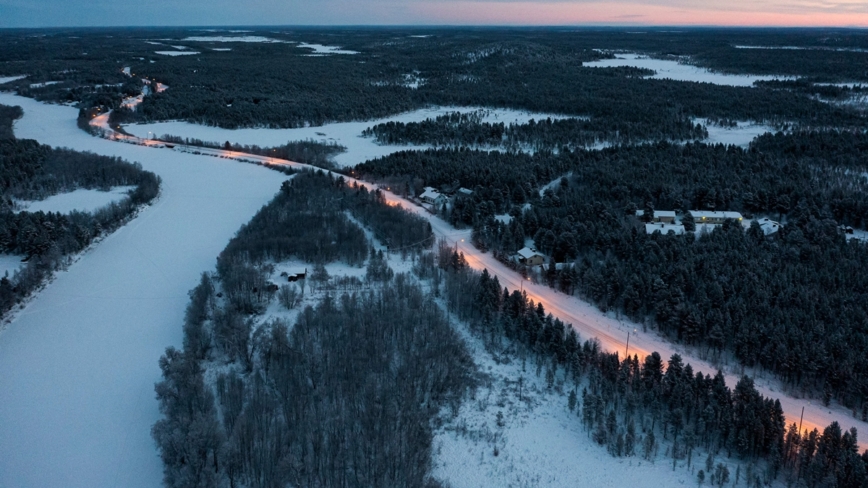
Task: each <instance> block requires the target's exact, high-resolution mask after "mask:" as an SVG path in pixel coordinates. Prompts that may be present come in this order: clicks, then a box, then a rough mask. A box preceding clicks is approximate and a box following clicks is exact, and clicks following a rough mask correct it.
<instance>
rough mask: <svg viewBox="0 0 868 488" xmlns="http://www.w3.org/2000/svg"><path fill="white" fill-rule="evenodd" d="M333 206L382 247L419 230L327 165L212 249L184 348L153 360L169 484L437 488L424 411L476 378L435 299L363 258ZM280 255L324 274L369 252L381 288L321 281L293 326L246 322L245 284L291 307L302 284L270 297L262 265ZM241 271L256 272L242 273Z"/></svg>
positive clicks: (430, 412)
mask: <svg viewBox="0 0 868 488" xmlns="http://www.w3.org/2000/svg"><path fill="white" fill-rule="evenodd" d="M345 212H351V213H352V215H354V216H355V218H356V219H358V220H359V221H362V222H364V223H365V225H366V226H367V227H369V228H370V229H371V230H372V233H373V234H374V235H375V236H382V238H388V239H391V242H413V241H414V240H416V239H418V238H419V237H420V236H419V235H418V233H419V232H427V233H428V234H430V229H429V228H427V222H425V221H422V220H421V219H420V218H419V217H416V216H414V215H412V214H410V213H408V212H406V211H404V210H401V209H397V208H395V207H390V206H388V205H386V204H385V203H384V202H383V201H382V197H381V195H379V194H376V193H370V192H367V191H366V190H364V188H355V187H350V186H347V185H346V184H344V183H343V182H342V181H341V180H340V179H337V180H336V179H333V178H331V177H329V176H328V175H326V174H325V173H323V172H301V173H299V174H296V175H295V176H294V177H293V178H292V179H291V180H289V181H287V182H286V183H285V184H284V185H283V187H282V189H281V191H280V193H279V194H278V195H277V196H276V197H275V200H274V201H273V202H272V203H270V204H269V205H267V206H265V207H263V209H262V210H261V211H260V212H259V213H258V214H257V216H255V217H254V219H253V220H252V221H251V222H250V223H249V224H247V225H246V226H244V227H243V228H242V229H241V230H240V231H239V233H238V235H237V236H236V237H235V238H234V239H233V240H232V241H231V242H230V243H229V245H228V246H227V248H226V249H225V250H224V251H223V252H222V253H221V255H220V257H219V261H218V273H217V275H216V277H212V276H210V275H208V274H203V276H202V278H201V280H200V283H199V285H198V286H197V287H196V288H195V289H194V290H192V291H191V293H190V303H189V305H188V307H187V310H186V314H185V318H184V345H183V350H176V349H174V348H171V347H170V348H168V349H167V350H166V354H165V355H164V356H163V357H162V358H161V359H160V367H161V370H162V376H163V377H162V380H161V381H160V382H159V383H157V385H156V394H157V399H158V401H159V404H160V411H161V413H162V415H163V418H161V419H160V420H159V421H158V422H157V423H156V424H155V425H154V426H153V429H152V435H153V437H154V439H155V441H156V443H157V446H158V448H159V450H160V455H161V457H162V460H163V465H164V484H165V485H166V486H171V487H193V486H201V487H205V486H250V487H273V486H287V485H293V486H408V487H410V486H413V487H416V486H427V487H436V486H439V484H438V483H437V481H436V480H434V479H432V478H431V475H430V471H431V451H432V439H433V433H432V429H433V419H434V417H435V416H437V415H439V414H440V411H441V409H443V408H445V407H449V408H451V409H452V410H457V409H458V406H459V405H460V401H461V399H462V398H463V397H464V395H465V392H466V390H467V389H468V388H472V387H473V385H474V380H473V378H472V374H473V366H472V360H471V358H470V356H469V354H468V352H467V350H466V349H465V347H464V345H463V343H462V342H461V340H460V338H459V337H458V335H457V334H456V332H455V331H454V330H453V329H452V328H451V326H450V324H449V321H448V320H447V317H446V314H445V313H444V312H443V311H442V310H441V308H440V306H439V305H438V304H437V303H436V302H435V301H434V299H433V297H432V296H430V295H429V294H428V293H426V292H425V291H424V290H423V288H422V287H421V286H420V285H419V284H418V283H417V282H416V281H415V280H413V279H412V278H410V277H409V276H407V275H404V274H397V275H395V274H394V273H393V272H392V270H391V269H390V268H389V267H388V264H387V262H386V261H385V259H384V256H383V253H382V252H370V258H369V259H366V258H367V253H368V252H369V244H368V243H367V241H366V239H365V237H364V233H363V231H362V230H361V229H360V228H359V227H358V226H357V225H356V224H354V223H353V222H350V221H349V220H347V218H346V214H345ZM338 216H343V218H340V217H338ZM420 221H421V222H420ZM421 223H424V224H425V225H424V226H422V227H421V228H420V224H421ZM339 234H340V235H339ZM297 237H301V238H302V239H298V240H296V238H297ZM335 239H340V241H341V242H337V241H335V242H333V240H335ZM304 240H309V241H312V244H305V243H304V242H303V241H304ZM422 240H423V241H424V240H425V239H424V238H423V239H422ZM355 243H357V244H358V245H356V244H355ZM305 246H307V247H305ZM426 247H430V244H429V245H428V246H425V244H424V243H423V244H417V245H416V246H415V247H413V249H424V248H426ZM316 248H322V249H320V250H317V249H316ZM290 256H292V257H296V258H301V259H305V260H309V261H312V262H314V263H319V264H317V265H315V266H314V269H313V271H312V272H311V273H310V274H309V275H308V276H307V280H306V281H309V282H316V281H319V280H329V278H328V274H327V272H326V271H325V269H324V267H323V266H322V264H323V263H326V262H331V261H335V260H341V261H344V262H346V263H347V264H361V262H363V261H365V260H367V261H368V270H367V273H366V277H365V280H366V281H367V282H368V283H369V284H374V283H376V285H377V286H369V287H367V289H355V290H353V291H350V292H346V293H339V294H333V293H332V292H331V291H329V290H328V288H325V291H323V292H321V293H320V295H321V296H322V299H321V301H320V302H319V304H318V305H316V306H315V307H313V306H307V307H305V308H304V309H303V310H300V311H299V312H298V314H297V318H295V319H294V320H293V321H291V322H289V321H286V320H283V319H269V320H266V321H261V320H260V321H258V322H259V323H257V320H256V319H255V317H254V314H256V313H259V312H260V311H261V310H262V309H263V308H261V307H260V308H258V309H253V308H251V307H249V302H247V301H244V300H238V299H236V298H233V294H238V293H242V292H244V288H245V287H248V288H247V290H248V291H249V292H250V293H253V294H257V293H261V296H262V298H261V300H262V302H261V303H260V305H263V306H264V304H267V303H268V302H269V301H271V300H273V299H274V298H275V295H277V298H278V299H279V301H280V302H281V304H282V305H283V307H285V308H287V309H294V308H295V307H296V306H297V296H296V293H297V291H298V290H294V291H293V289H290V288H288V287H287V288H285V289H281V290H280V291H279V292H277V291H276V290H275V288H277V287H276V286H274V287H269V286H268V285H269V282H268V281H267V278H266V276H265V274H264V271H262V268H263V267H267V266H268V264H269V263H273V262H276V261H280V260H282V259H286V258H288V257H290ZM230 260H231V265H230ZM266 260H267V261H268V262H265V261H266ZM245 270H246V271H245ZM250 270H252V271H250ZM245 272H252V273H256V272H261V273H262V274H260V275H259V276H260V281H258V282H254V281H252V280H250V279H249V278H247V280H248V281H246V282H245V279H239V275H241V274H243V273H245ZM253 287H258V289H254V288H253ZM206 378H207V379H206Z"/></svg>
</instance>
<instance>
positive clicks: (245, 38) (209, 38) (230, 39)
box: [181, 31, 288, 44]
mask: <svg viewBox="0 0 868 488" xmlns="http://www.w3.org/2000/svg"><path fill="white" fill-rule="evenodd" d="M230 32H232V31H230ZM181 40H182V41H191V42H262V43H269V44H270V43H281V44H285V43H287V42H288V41H281V40H279V39H271V38H268V37H262V36H191V37H185V38H183V39H181Z"/></svg>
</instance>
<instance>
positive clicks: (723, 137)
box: [694, 119, 775, 147]
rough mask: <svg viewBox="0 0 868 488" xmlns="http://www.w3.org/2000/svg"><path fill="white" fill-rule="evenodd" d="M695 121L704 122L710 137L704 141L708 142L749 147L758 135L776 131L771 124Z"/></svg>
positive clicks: (695, 121) (697, 120) (697, 121)
mask: <svg viewBox="0 0 868 488" xmlns="http://www.w3.org/2000/svg"><path fill="white" fill-rule="evenodd" d="M694 123H698V124H702V125H704V126H705V128H706V129H707V130H708V138H707V139H705V140H704V141H703V142H706V143H708V144H724V145H727V146H729V145H734V146H740V147H747V146H748V145H750V143H751V141H753V140H754V139H756V138H757V137H759V136H761V135H763V134H765V133H768V132H771V133H774V132H775V128H774V127H772V126H770V125H764V124H755V123H753V122H738V126H737V127H720V126H718V125H713V124H709V123H708V120H706V119H695V120H694Z"/></svg>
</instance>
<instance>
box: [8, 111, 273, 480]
mask: <svg viewBox="0 0 868 488" xmlns="http://www.w3.org/2000/svg"><path fill="white" fill-rule="evenodd" d="M0 103H2V104H6V105H20V106H21V107H22V108H23V109H24V118H23V119H21V120H19V121H18V122H17V123H16V125H15V132H16V135H17V136H19V137H22V138H32V139H36V140H38V141H40V142H43V143H48V144H51V145H54V146H63V147H69V148H72V149H77V150H88V151H93V152H96V153H99V154H105V155H112V156H120V157H123V158H125V159H127V160H129V161H137V162H139V163H141V164H142V166H143V167H144V168H145V169H146V170H149V171H153V172H155V173H157V174H158V175H160V177H161V178H162V179H163V187H162V194H161V196H160V197H159V199H158V200H157V201H156V202H155V203H154V204H153V205H152V206H151V207H149V208H147V209H145V210H144V211H143V212H142V213H141V214H140V215H139V216H138V217H137V218H136V219H135V220H133V221H132V222H131V223H130V224H128V225H126V226H125V227H122V228H121V229H119V230H117V231H116V232H115V233H114V234H112V235H110V236H108V237H107V238H106V239H105V240H104V241H102V242H101V243H99V244H98V245H96V246H94V247H93V249H91V250H90V251H88V252H86V253H84V255H83V256H82V257H81V259H80V260H79V261H78V262H77V263H76V264H74V265H72V266H71V267H70V268H69V270H68V271H66V272H61V273H58V275H57V278H56V279H55V281H54V282H53V283H51V285H50V286H48V287H47V288H46V289H45V290H44V291H42V292H41V293H40V294H39V295H38V296H36V297H35V299H33V300H32V301H31V302H30V303H29V304H28V305H27V306H26V307H25V308H24V310H21V311H20V312H19V313H18V314H17V316H16V317H15V318H14V319H13V320H12V322H11V323H10V324H8V325H7V326H6V328H5V330H4V331H3V332H2V333H0V371H2V374H0V487H16V488H18V487H24V488H26V487H78V486H81V487H106V486H117V487H150V488H153V487H158V486H161V483H162V464H161V461H160V458H159V456H158V453H157V450H156V447H155V445H154V442H153V440H151V437H150V429H151V425H153V423H154V422H155V421H156V420H157V419H158V418H159V412H158V409H157V402H156V400H155V397H154V388H153V386H154V383H155V382H156V381H158V380H159V377H160V370H159V367H158V364H157V360H158V359H159V357H160V355H161V354H162V353H163V351H164V350H165V348H166V346H169V345H174V346H178V347H179V346H180V345H181V327H182V321H183V316H184V308H185V307H186V305H187V302H188V297H187V291H188V290H190V289H191V288H193V287H194V286H195V285H196V284H197V282H198V277H199V275H200V273H202V272H203V271H210V270H212V269H213V268H214V264H215V257H216V256H217V254H218V253H219V252H220V251H221V250H222V249H223V248H224V247H225V245H226V243H227V242H228V241H229V239H230V238H231V237H232V235H234V233H235V231H237V230H238V228H239V227H240V226H241V225H242V224H244V223H245V222H247V221H248V220H249V219H250V218H251V217H252V216H253V215H254V213H256V211H257V210H258V209H259V208H260V207H261V206H262V205H264V204H265V203H267V202H268V201H269V200H270V199H271V198H272V197H273V195H274V194H275V192H277V190H278V189H279V188H280V184H281V182H282V181H283V180H284V178H285V176H284V175H282V174H280V173H278V172H276V171H265V170H263V169H262V168H259V167H256V166H253V165H249V164H239V163H238V162H236V161H230V160H225V159H218V158H210V157H203V156H194V155H189V154H183V153H177V152H174V151H168V150H155V149H150V148H147V147H141V146H135V145H130V144H120V143H116V142H111V141H108V140H104V139H99V138H95V137H91V136H90V135H88V134H86V133H85V132H84V131H82V130H81V129H79V128H78V127H77V126H76V122H75V119H76V116H77V112H78V111H77V110H76V109H74V108H70V107H65V106H57V105H44V104H41V103H38V102H35V101H34V100H31V99H27V98H21V97H16V96H13V95H9V94H0Z"/></svg>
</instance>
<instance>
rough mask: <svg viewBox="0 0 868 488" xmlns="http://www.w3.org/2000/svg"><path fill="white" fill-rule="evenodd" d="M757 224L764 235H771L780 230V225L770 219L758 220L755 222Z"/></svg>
mask: <svg viewBox="0 0 868 488" xmlns="http://www.w3.org/2000/svg"><path fill="white" fill-rule="evenodd" d="M757 223H758V224H759V226H760V228H761V229H762V230H763V234H765V235H771V234H774V233H775V232H777V231H779V230H781V224H780V223H779V222H775V221H774V220H771V219H759V220H757Z"/></svg>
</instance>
